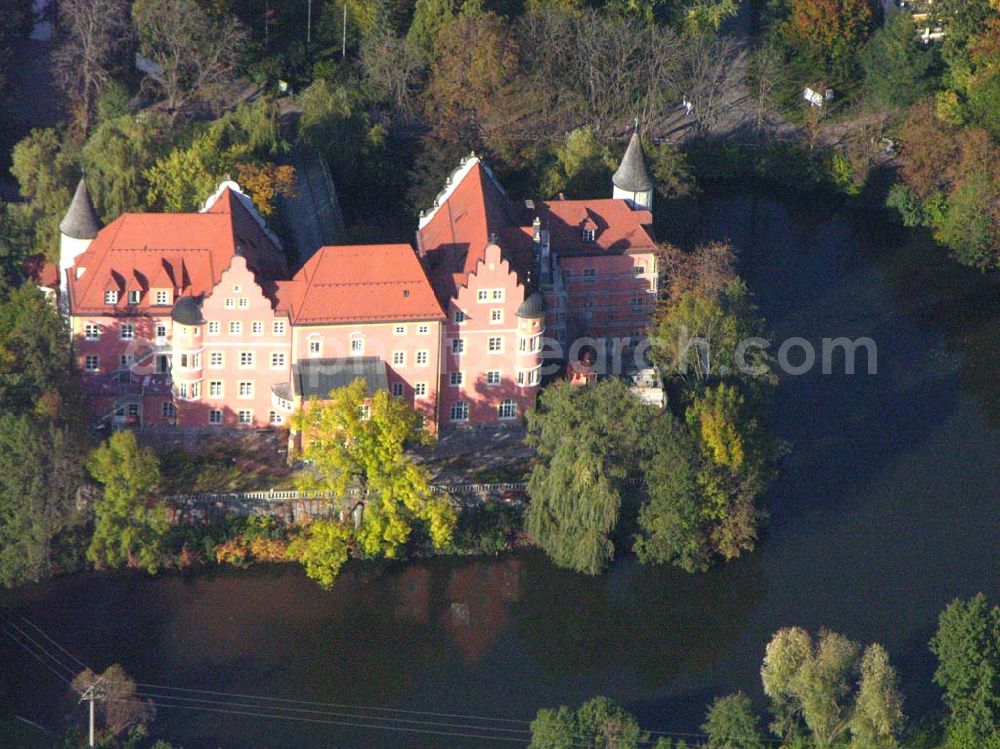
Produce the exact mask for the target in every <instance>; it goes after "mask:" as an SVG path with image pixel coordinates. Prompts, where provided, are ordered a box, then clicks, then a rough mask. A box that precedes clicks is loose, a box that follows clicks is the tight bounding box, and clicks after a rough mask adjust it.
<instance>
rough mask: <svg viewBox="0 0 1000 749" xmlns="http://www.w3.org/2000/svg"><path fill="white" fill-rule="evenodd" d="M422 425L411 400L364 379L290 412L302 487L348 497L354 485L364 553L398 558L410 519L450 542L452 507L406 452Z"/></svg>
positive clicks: (441, 540)
mask: <svg viewBox="0 0 1000 749" xmlns="http://www.w3.org/2000/svg"><path fill="white" fill-rule="evenodd" d="M420 423H421V418H420V415H419V414H418V413H417V412H416V411H414V410H413V407H412V406H410V405H408V404H406V403H404V402H403V401H400V400H397V399H395V398H393V397H392V396H391V395H389V393H388V392H386V391H384V390H380V391H378V392H376V393H374V394H370V393H368V391H367V388H366V385H365V381H364V380H363V379H361V378H358V379H356V380H355V381H354V382H352V383H351V384H350V385H347V386H346V387H342V388H337V389H336V390H333V391H331V392H330V396H329V398H328V399H326V400H325V401H322V402H320V401H314V402H311V403H309V404H307V405H306V406H305V407H303V409H302V410H301V411H299V412H298V413H297V414H296V415H295V418H294V421H293V424H294V427H295V429H296V430H298V431H299V432H300V433H301V438H302V441H303V444H304V445H305V447H304V449H303V451H302V457H303V458H304V459H305V460H307V461H309V462H310V463H311V466H312V470H311V471H310V472H308V473H306V474H303V475H302V477H301V478H300V479H299V484H300V486H301V487H302V488H304V489H310V490H320V491H324V492H328V493H329V494H331V495H332V496H334V497H338V498H341V499H345V500H346V499H347V497H348V490H349V489H355V490H357V491H358V494H359V499H358V501H357V503H356V504H355V511H356V512H359V513H360V514H359V515H356V516H355V517H362V516H363V522H360V523H359V525H358V529H357V538H358V543H359V546H360V548H361V550H362V551H364V552H365V553H366V554H371V555H376V554H380V555H383V556H386V557H389V558H394V557H397V556H399V554H400V552H401V550H402V547H403V544H405V543H406V541H407V540H408V539H409V536H410V532H411V529H412V523H413V521H415V520H421V521H423V522H424V523H425V524H426V525H427V528H428V533H429V535H430V537H431V540H432V542H433V543H434V545H435V546H436V547H438V548H441V547H443V546H445V545H447V544H448V543H449V542H450V541H451V538H452V534H453V533H454V529H455V523H456V522H457V516H456V514H455V510H454V509H453V508H452V506H451V504H450V502H449V501H448V500H447V499H446V498H444V497H441V496H439V495H437V494H435V492H434V490H433V489H432V488H431V484H430V474H429V473H428V472H427V469H425V468H423V467H422V466H420V465H418V464H417V463H415V462H414V461H413V459H412V458H411V457H410V456H409V455H407V454H406V447H407V446H408V445H412V444H415V443H417V442H420V441H423V440H424V439H425V435H424V433H423V432H422V431H421V426H420Z"/></svg>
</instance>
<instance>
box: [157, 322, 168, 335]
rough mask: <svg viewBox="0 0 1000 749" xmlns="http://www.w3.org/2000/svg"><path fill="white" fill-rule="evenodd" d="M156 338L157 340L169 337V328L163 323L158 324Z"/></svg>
mask: <svg viewBox="0 0 1000 749" xmlns="http://www.w3.org/2000/svg"><path fill="white" fill-rule="evenodd" d="M156 337H157V338H166V337H167V326H166V325H165V324H164V323H162V322H158V323H156Z"/></svg>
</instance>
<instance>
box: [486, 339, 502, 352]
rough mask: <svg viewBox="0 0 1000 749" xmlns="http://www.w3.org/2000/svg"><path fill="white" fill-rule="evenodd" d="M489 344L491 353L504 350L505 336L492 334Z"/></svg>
mask: <svg viewBox="0 0 1000 749" xmlns="http://www.w3.org/2000/svg"><path fill="white" fill-rule="evenodd" d="M487 346H488V350H489V352H490V353H491V354H496V353H499V352H500V351H503V338H501V337H500V336H498V335H496V336H490V339H489V341H488V342H487Z"/></svg>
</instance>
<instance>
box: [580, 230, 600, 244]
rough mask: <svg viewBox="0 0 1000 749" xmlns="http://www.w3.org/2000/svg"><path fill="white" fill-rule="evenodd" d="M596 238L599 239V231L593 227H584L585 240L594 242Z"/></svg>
mask: <svg viewBox="0 0 1000 749" xmlns="http://www.w3.org/2000/svg"><path fill="white" fill-rule="evenodd" d="M595 239H597V232H596V231H595V230H593V229H584V230H583V241H584V242H593V241H594V240H595Z"/></svg>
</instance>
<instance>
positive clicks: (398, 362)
mask: <svg viewBox="0 0 1000 749" xmlns="http://www.w3.org/2000/svg"><path fill="white" fill-rule="evenodd" d="M392 366H394V367H405V366H406V352H405V351H393V352H392Z"/></svg>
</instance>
